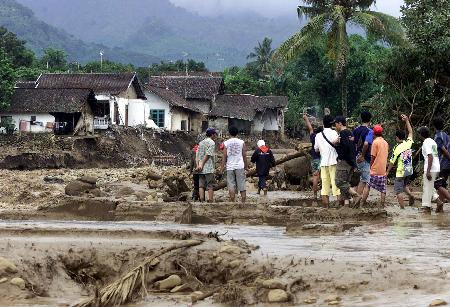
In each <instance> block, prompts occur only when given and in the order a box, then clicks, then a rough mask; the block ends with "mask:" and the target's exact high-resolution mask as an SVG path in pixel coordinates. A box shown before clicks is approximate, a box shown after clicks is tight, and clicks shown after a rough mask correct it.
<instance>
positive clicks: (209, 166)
mask: <svg viewBox="0 0 450 307" xmlns="http://www.w3.org/2000/svg"><path fill="white" fill-rule="evenodd" d="M216 138H217V132H216V130H215V129H214V128H208V129H207V130H206V139H204V140H203V141H201V142H200V144H199V145H198V150H197V171H198V172H199V174H200V175H199V191H200V201H205V191H206V190H208V202H210V203H212V202H213V200H214V186H215V178H214V171H215V163H216V143H215V140H216Z"/></svg>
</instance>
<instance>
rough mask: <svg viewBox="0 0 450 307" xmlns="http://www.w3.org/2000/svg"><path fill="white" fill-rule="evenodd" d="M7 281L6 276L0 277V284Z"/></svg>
mask: <svg viewBox="0 0 450 307" xmlns="http://www.w3.org/2000/svg"><path fill="white" fill-rule="evenodd" d="M7 281H8V278H6V277H3V278H0V284H2V283H4V282H7Z"/></svg>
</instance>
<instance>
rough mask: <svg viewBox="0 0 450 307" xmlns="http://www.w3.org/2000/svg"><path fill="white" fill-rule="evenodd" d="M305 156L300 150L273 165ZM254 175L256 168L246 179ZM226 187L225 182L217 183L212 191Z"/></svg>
mask: <svg viewBox="0 0 450 307" xmlns="http://www.w3.org/2000/svg"><path fill="white" fill-rule="evenodd" d="M307 154H308V153H307V152H306V151H304V150H300V151H298V152H296V153H293V154H290V155H287V156H286V157H284V158H281V159H279V160H277V161H275V165H281V164H283V163H286V162H288V161H291V160H293V159H297V158H300V157H304V156H306V155H307ZM255 175H256V168H252V169H251V170H249V171H248V172H247V178H249V177H253V176H255ZM226 186H227V183H226V182H221V183H219V184H218V185H217V186H216V187H215V188H214V191H219V190H222V189H224V188H226Z"/></svg>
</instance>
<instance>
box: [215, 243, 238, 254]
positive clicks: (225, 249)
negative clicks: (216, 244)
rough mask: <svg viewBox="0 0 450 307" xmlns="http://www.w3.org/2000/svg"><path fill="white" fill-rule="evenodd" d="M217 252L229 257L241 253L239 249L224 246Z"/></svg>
mask: <svg viewBox="0 0 450 307" xmlns="http://www.w3.org/2000/svg"><path fill="white" fill-rule="evenodd" d="M219 252H220V253H225V254H230V255H239V254H240V253H241V249H240V248H239V247H237V246H232V245H225V246H222V247H221V248H220V251H219Z"/></svg>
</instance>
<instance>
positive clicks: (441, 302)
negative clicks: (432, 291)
mask: <svg viewBox="0 0 450 307" xmlns="http://www.w3.org/2000/svg"><path fill="white" fill-rule="evenodd" d="M444 305H447V302H446V301H444V300H441V299H436V300H433V301H432V302H431V304H430V305H428V306H430V307H434V306H444Z"/></svg>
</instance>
